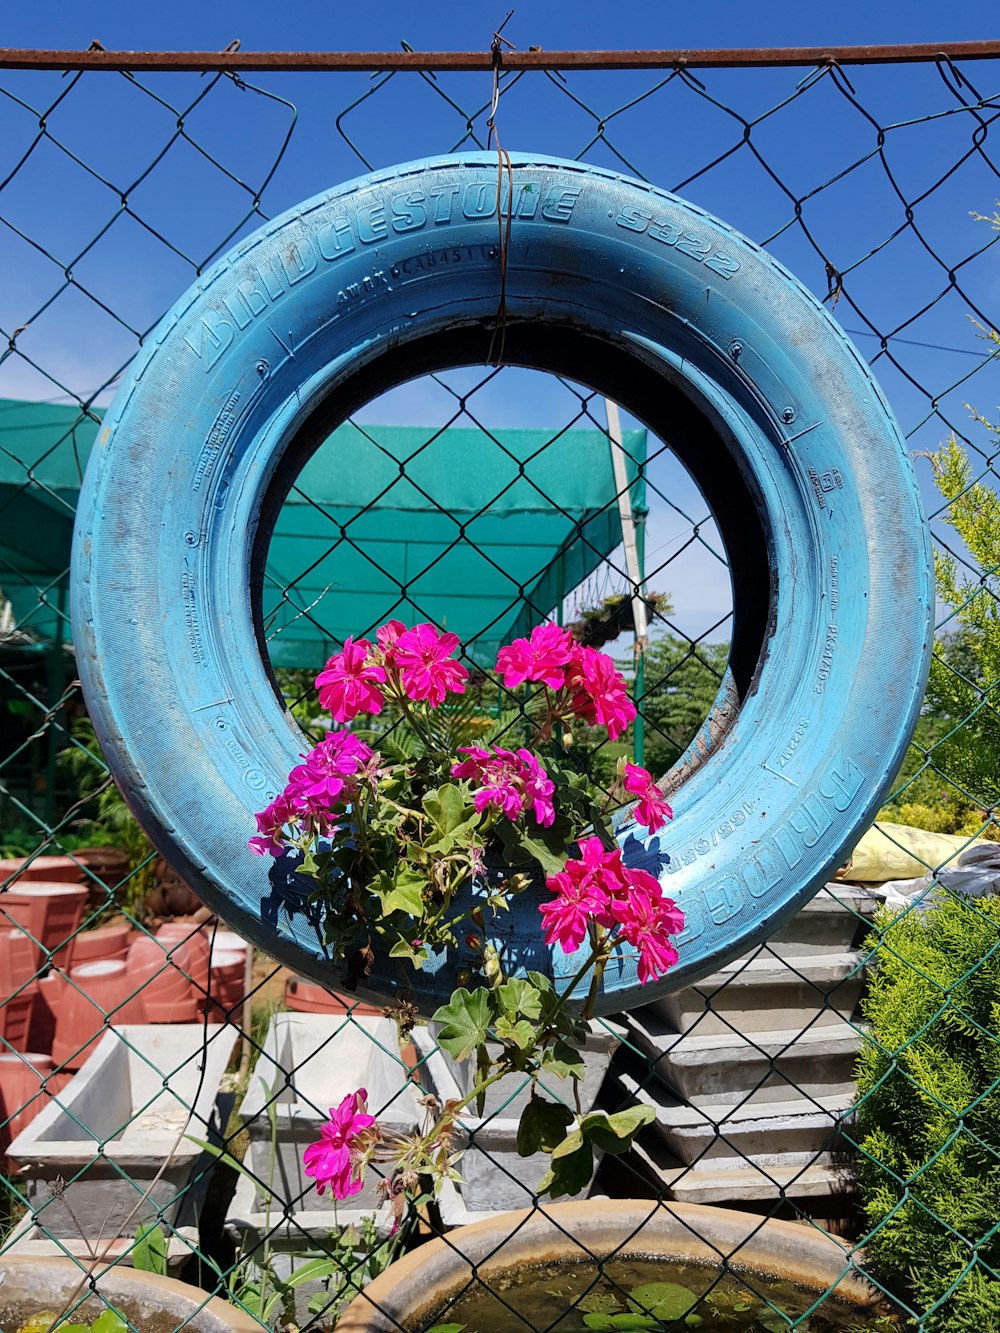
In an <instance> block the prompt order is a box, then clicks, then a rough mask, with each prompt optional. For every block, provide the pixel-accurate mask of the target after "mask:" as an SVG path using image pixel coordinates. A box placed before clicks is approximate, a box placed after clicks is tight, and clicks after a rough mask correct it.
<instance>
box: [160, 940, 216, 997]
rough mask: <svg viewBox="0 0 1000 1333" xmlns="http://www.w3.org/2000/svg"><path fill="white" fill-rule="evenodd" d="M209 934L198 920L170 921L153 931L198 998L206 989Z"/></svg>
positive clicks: (209, 946)
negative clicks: (195, 921) (193, 921)
mask: <svg viewBox="0 0 1000 1333" xmlns="http://www.w3.org/2000/svg"><path fill="white" fill-rule="evenodd" d="M210 934H211V931H210V930H209V929H208V928H207V927H206V926H204V925H203V924H202V923H201V922H197V923H192V922H190V921H185V920H180V921H171V922H169V923H168V924H167V925H165V926H161V927H160V928H159V930H158V931H157V932H156V939H157V940H158V941H159V942H161V943H162V944H163V945H164V946H165V947H166V949H167V953H168V955H169V957H170V959H171V961H172V962H173V964H174V966H175V967H179V968H180V969H181V971H182V972H184V973H185V974H186V976H187V977H188V979H189V981H190V983H191V986H192V987H193V989H194V990H195V992H196V993H197V996H198V999H199V1000H203V999H204V998H205V993H206V992H207V990H208V971H209V966H210V962H211V954H212V946H211V945H210V943H209V936H210Z"/></svg>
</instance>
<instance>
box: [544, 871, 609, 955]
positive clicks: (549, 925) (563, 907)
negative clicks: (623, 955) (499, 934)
mask: <svg viewBox="0 0 1000 1333" xmlns="http://www.w3.org/2000/svg"><path fill="white" fill-rule="evenodd" d="M570 865H580V862H578V861H577V862H567V864H566V869H565V870H561V871H560V872H559V873H558V874H557V875H550V876H549V877H548V879H546V881H545V882H546V884H547V885H548V886H549V888H550V889H551V890H552V891H553V893H555V894H556V898H555V900H554V901H553V902H549V903H542V904H541V905H540V906H539V908H538V910H539V912H541V914H542V922H543V929H544V933H545V943H546V944H548V945H550V946H551V945H553V944H558V945H559V947H560V948H561V949H562V951H563V953H576V951H577V949H579V947H580V945H581V944H582V943H583V940H584V937H585V936H586V934H587V924H588V922H590V921H594V920H596V919H597V918H598V917H600V916H601V915H603V914H604V913H605V912H606V911H607V907H608V898H607V895H606V894H605V893H603V892H602V891H601V887H600V885H599V884H598V883H597V881H596V880H595V879H594V878H593V876H590V875H580V874H574V873H571V872H570Z"/></svg>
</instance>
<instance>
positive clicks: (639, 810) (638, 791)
mask: <svg viewBox="0 0 1000 1333" xmlns="http://www.w3.org/2000/svg"><path fill="white" fill-rule="evenodd" d="M624 786H625V790H626V791H627V792H629V793H630V794H631V795H632V796H637V797H638V798H639V801H638V804H637V805H636V808H635V817H636V821H637V822H638V823H640V824H642V826H643V827H644V828H647V829H649V831H650V833H655V832H656V831H657V829H660V828H662V827H663V825H664V824H665V823H666V822H667V820H668V819H673V817H674V812H673V810H671V808H670V806H669V805H668V804H667V802H666V800H665V799H664V796H663V793H662V792H661V791H660V789H659V787H658V786H657V785H656V783H655V782H654V781H653V778H652V775H651V774H650V773H649V772H648V771H647V770H646V769H645V768H639V766H638V765H637V764H626V765H625V782H624Z"/></svg>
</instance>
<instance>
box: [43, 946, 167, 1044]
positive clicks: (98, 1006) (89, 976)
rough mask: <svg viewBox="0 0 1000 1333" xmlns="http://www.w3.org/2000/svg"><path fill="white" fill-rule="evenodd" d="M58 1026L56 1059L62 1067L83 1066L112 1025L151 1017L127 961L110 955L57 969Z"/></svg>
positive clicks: (143, 1020)
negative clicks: (65, 969) (64, 968)
mask: <svg viewBox="0 0 1000 1333" xmlns="http://www.w3.org/2000/svg"><path fill="white" fill-rule="evenodd" d="M53 976H54V977H56V978H57V979H58V983H59V986H58V988H57V990H56V994H55V1004H54V1009H55V1015H56V1027H55V1034H54V1036H53V1039H52V1059H53V1062H54V1063H55V1064H56V1065H57V1066H58V1067H59V1068H60V1069H74V1070H75V1069H79V1068H80V1066H81V1065H82V1064H83V1062H84V1061H85V1060H86V1058H87V1056H88V1055H90V1054H91V1052H92V1051H93V1049H94V1047H95V1046H96V1045H97V1042H98V1041H99V1040H100V1038H101V1037H102V1036H103V1035H104V1033H105V1032H106V1031H107V1029H108V1028H109V1027H119V1026H121V1025H122V1024H123V1023H145V1022H147V1021H148V1016H147V1013H146V1008H145V1004H144V1002H143V995H142V992H141V991H140V990H138V983H137V981H136V979H135V978H134V977H133V976H132V975H131V972H130V969H129V966H128V964H127V963H126V962H123V961H121V960H115V959H110V958H104V959H99V960H98V961H97V962H93V963H83V964H81V966H79V967H74V968H73V969H72V970H71V972H70V974H69V977H66V976H65V974H63V973H61V972H59V971H55V972H54V973H53Z"/></svg>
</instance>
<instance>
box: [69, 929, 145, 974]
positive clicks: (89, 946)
mask: <svg viewBox="0 0 1000 1333" xmlns="http://www.w3.org/2000/svg"><path fill="white" fill-rule="evenodd" d="M134 935H135V931H134V930H133V929H132V927H131V926H98V928H97V929H96V930H81V931H80V933H79V935H74V937H73V946H72V948H71V950H70V964H69V965H70V968H71V969H72V968H74V967H80V966H81V965H82V964H83V963H96V962H100V961H101V960H102V959H108V958H110V959H115V960H118V961H120V962H124V961H125V959H126V958H127V957H128V950H129V945H130V944H131V943H132V938H133V936H134Z"/></svg>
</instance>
